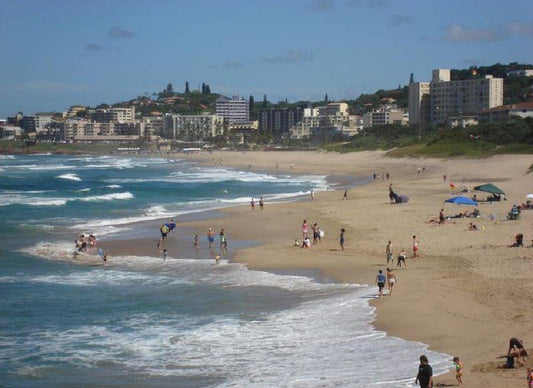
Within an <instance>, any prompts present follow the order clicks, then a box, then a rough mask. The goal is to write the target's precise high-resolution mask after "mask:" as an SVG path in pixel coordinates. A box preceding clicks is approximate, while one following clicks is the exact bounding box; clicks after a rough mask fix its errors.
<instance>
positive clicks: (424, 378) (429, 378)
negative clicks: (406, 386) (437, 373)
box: [415, 354, 433, 388]
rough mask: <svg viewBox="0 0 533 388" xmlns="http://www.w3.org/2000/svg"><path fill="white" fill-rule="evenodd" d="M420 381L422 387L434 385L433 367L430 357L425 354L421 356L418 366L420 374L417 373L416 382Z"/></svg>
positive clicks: (430, 387)
mask: <svg viewBox="0 0 533 388" xmlns="http://www.w3.org/2000/svg"><path fill="white" fill-rule="evenodd" d="M419 382H420V387H421V388H432V387H433V369H432V368H431V365H429V361H428V358H427V357H426V356H425V355H424V354H423V355H421V356H420V365H419V366H418V374H417V375H416V380H415V384H418V383H419Z"/></svg>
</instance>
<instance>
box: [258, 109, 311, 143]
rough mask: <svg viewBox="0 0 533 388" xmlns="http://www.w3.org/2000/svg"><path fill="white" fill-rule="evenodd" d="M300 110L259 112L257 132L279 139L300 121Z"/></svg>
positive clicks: (267, 110) (301, 112) (301, 113)
mask: <svg viewBox="0 0 533 388" xmlns="http://www.w3.org/2000/svg"><path fill="white" fill-rule="evenodd" d="M302 116H303V111H302V109H301V108H295V109H288V108H276V109H265V110H262V111H260V112H259V115H258V121H259V131H260V132H270V133H271V134H272V135H273V136H274V137H276V138H280V137H282V136H283V135H285V134H288V133H289V130H290V129H291V127H292V126H293V125H295V124H297V123H298V122H300V121H301V120H302Z"/></svg>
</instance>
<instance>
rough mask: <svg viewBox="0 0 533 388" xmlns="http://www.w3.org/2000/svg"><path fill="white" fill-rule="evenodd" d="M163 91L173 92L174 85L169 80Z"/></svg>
mask: <svg viewBox="0 0 533 388" xmlns="http://www.w3.org/2000/svg"><path fill="white" fill-rule="evenodd" d="M165 93H168V94H173V93H174V86H172V84H171V83H170V82H169V83H168V85H167V88H166V89H165Z"/></svg>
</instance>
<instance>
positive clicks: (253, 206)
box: [250, 198, 255, 210]
mask: <svg viewBox="0 0 533 388" xmlns="http://www.w3.org/2000/svg"><path fill="white" fill-rule="evenodd" d="M250 206H251V207H252V210H254V209H255V201H254V199H253V198H252V200H251V201H250Z"/></svg>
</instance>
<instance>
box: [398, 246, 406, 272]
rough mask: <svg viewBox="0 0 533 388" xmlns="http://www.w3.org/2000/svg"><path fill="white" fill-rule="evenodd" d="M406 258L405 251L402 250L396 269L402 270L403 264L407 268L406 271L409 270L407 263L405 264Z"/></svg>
mask: <svg viewBox="0 0 533 388" xmlns="http://www.w3.org/2000/svg"><path fill="white" fill-rule="evenodd" d="M405 258H406V255H405V249H402V250H401V251H400V254H399V255H398V262H397V263H396V268H401V267H402V263H403V265H404V266H405V269H407V263H406V262H405Z"/></svg>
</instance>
